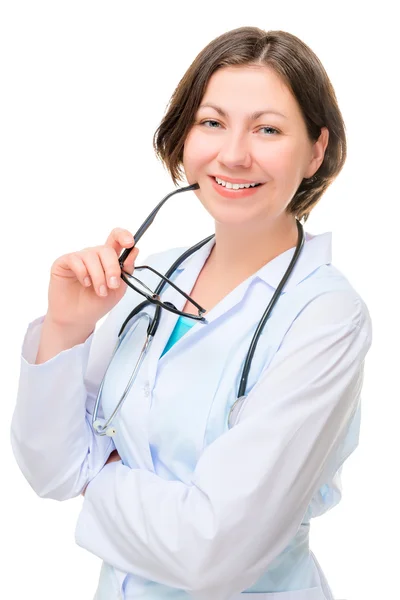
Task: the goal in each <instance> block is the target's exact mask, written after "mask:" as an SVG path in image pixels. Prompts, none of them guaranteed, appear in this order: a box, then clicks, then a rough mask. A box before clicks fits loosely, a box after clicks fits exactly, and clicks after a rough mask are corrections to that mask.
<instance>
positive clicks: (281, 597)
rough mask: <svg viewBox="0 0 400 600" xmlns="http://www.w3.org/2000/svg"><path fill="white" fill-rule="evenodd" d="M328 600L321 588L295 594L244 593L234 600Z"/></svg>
mask: <svg viewBox="0 0 400 600" xmlns="http://www.w3.org/2000/svg"><path fill="white" fill-rule="evenodd" d="M251 598H252V599H253V600H326V598H325V595H324V593H323V591H322V589H321V588H319V587H312V588H307V589H305V590H295V591H293V592H243V593H241V594H237V596H234V597H233V598H232V600H251Z"/></svg>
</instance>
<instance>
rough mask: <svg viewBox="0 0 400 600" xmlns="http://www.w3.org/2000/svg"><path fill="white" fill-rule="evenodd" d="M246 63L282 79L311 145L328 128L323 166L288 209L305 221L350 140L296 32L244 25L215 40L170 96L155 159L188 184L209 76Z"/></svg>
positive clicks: (315, 61) (322, 75)
mask: <svg viewBox="0 0 400 600" xmlns="http://www.w3.org/2000/svg"><path fill="white" fill-rule="evenodd" d="M241 65H248V66H250V65H257V66H267V67H269V68H272V69H273V70H274V71H275V73H276V74H277V75H278V76H280V78H281V80H283V82H284V83H285V84H286V86H287V87H288V88H289V89H290V90H291V92H292V93H293V95H294V97H295V98H296V99H297V102H298V105H299V107H300V109H301V112H302V115H303V118H304V121H305V124H306V127H307V132H308V136H309V139H310V141H312V142H315V141H317V140H318V138H319V136H320V133H321V128H322V127H327V129H328V130H329V140H328V145H327V148H326V150H325V156H324V160H323V162H322V164H321V165H320V167H319V169H318V170H317V172H316V173H315V174H314V176H313V177H311V178H309V179H303V181H302V182H301V184H300V185H299V187H298V189H297V191H296V193H295V194H294V196H293V198H292V200H291V201H290V203H289V204H288V206H287V209H286V210H287V212H289V213H292V214H294V215H295V216H296V217H297V218H298V219H300V220H303V222H305V221H306V220H307V218H308V216H309V214H310V212H311V210H312V209H313V208H314V206H315V205H316V204H317V202H318V201H319V199H320V198H321V196H322V195H323V193H324V192H325V190H326V189H327V188H328V187H329V185H330V184H331V183H332V182H333V181H334V179H335V178H336V177H337V176H338V174H339V173H340V171H341V169H342V167H343V165H344V163H345V160H346V156H347V142H346V134H345V125H344V122H343V118H342V114H341V112H340V109H339V106H338V102H337V99H336V95H335V91H334V89H333V86H332V84H331V82H330V80H329V77H328V75H327V73H326V71H325V69H324V67H323V65H322V64H321V61H320V60H319V58H318V57H317V56H316V55H315V54H314V52H313V51H312V50H311V49H310V48H309V47H308V46H307V45H306V44H305V43H304V42H303V41H301V40H300V39H299V38H298V37H296V36H295V35H292V34H291V33H287V32H286V31H264V30H262V29H259V28H258V27H239V28H237V29H233V30H231V31H228V32H226V33H224V34H223V35H220V36H219V37H217V38H215V39H214V40H212V41H211V42H210V43H209V44H208V45H207V46H206V47H205V48H204V49H203V50H202V51H201V52H200V53H199V54H198V55H197V57H196V58H195V59H194V61H193V63H192V64H191V65H190V67H189V68H188V70H187V71H186V73H185V74H184V76H183V77H182V79H181V81H180V82H179V84H178V86H177V87H176V89H175V91H174V93H173V94H172V96H171V99H170V101H169V104H168V106H167V110H166V113H165V116H164V118H163V119H162V121H161V123H160V125H159V126H158V128H157V130H156V132H155V133H154V137H153V147H154V151H155V153H156V156H157V158H159V159H160V160H161V162H162V163H163V164H164V167H165V168H166V169H167V171H168V172H169V173H170V175H171V177H172V180H173V182H174V184H175V185H177V184H178V182H179V181H182V180H183V178H184V171H183V148H184V144H185V140H186V137H187V135H188V133H189V131H190V129H191V128H192V125H193V123H194V121H195V116H196V113H197V110H198V107H199V105H200V103H201V101H202V98H203V96H204V93H205V90H206V87H207V84H208V82H209V80H210V77H211V76H212V74H213V73H215V72H216V71H217V70H218V69H221V68H223V67H228V66H241Z"/></svg>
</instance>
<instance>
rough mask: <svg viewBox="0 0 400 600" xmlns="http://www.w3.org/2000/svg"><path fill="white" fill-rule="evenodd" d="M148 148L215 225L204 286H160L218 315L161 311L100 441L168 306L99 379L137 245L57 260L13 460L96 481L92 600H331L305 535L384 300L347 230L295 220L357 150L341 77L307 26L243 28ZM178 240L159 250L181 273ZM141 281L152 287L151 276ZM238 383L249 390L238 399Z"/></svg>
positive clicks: (35, 331)
mask: <svg viewBox="0 0 400 600" xmlns="http://www.w3.org/2000/svg"><path fill="white" fill-rule="evenodd" d="M154 146H155V150H156V152H157V154H158V156H159V157H160V158H161V159H162V161H163V162H164V164H165V165H166V166H167V168H168V170H169V172H170V174H171V176H172V179H173V182H174V184H176V183H177V182H178V181H180V180H182V174H183V172H184V174H185V176H186V179H187V181H188V182H189V183H190V184H195V183H197V187H196V186H194V187H193V189H195V194H196V196H197V198H198V199H199V200H200V202H201V203H202V204H203V206H204V208H205V209H206V210H207V211H208V212H209V213H210V214H211V215H212V217H213V218H214V221H215V237H214V236H213V237H211V238H209V239H207V240H206V242H205V243H204V244H203V245H202V246H201V247H200V248H199V249H198V250H197V251H196V252H194V253H193V254H191V256H189V257H188V258H186V259H185V260H184V262H182V263H181V264H180V265H179V266H178V268H176V269H175V271H174V273H173V274H172V275H171V276H170V277H171V280H173V282H174V283H175V285H176V286H178V287H179V289H180V290H182V291H183V292H184V293H186V294H187V295H188V296H187V297H185V296H183V295H182V294H181V293H180V291H179V290H177V289H175V288H174V287H172V286H167V287H166V288H164V289H165V291H163V292H162V293H161V301H162V302H163V303H165V302H170V303H172V305H174V306H175V307H176V308H177V310H178V311H181V312H182V313H185V314H196V310H197V309H196V306H195V305H194V304H193V302H196V303H197V305H200V306H201V307H204V309H205V312H204V313H203V315H202V316H203V317H204V318H203V319H199V320H197V321H196V320H193V319H188V318H184V317H179V318H178V314H176V313H174V312H171V310H170V308H171V304H169V305H165V304H164V308H163V309H161V312H162V315H161V319H160V325H159V328H158V331H157V334H156V335H155V336H154V340H153V342H152V345H151V346H150V347H149V351H148V354H147V355H146V356H145V358H144V360H143V362H142V364H141V367H140V370H139V371H138V373H137V375H136V379H135V380H134V382H133V384H132V387H131V388H130V390H129V392H128V395H127V397H126V401H125V403H124V404H123V406H122V408H121V410H120V412H119V414H118V415H117V416H116V417H115V419H114V421H113V426H115V430H116V433H115V435H114V436H113V437H110V436H109V435H99V433H101V432H102V433H103V434H104V431H105V429H104V428H103V430H102V427H103V426H102V425H100V426H98V423H101V422H102V423H104V421H101V419H102V418H106V419H107V418H108V417H109V416H110V415H111V414H112V412H113V410H114V408H115V406H116V404H117V403H118V401H119V400H120V398H121V396H122V395H123V393H124V390H125V388H126V384H127V382H128V380H129V377H130V375H131V372H132V368H133V365H134V364H135V361H134V360H133V358H132V357H137V356H138V353H139V352H140V349H141V348H142V346H143V341H144V337H145V334H146V330H147V320H146V317H145V318H144V319H143V314H144V315H149V316H150V317H152V316H153V315H154V314H155V306H154V304H148V303H147V304H146V306H144V308H143V310H142V311H141V314H142V319H141V320H140V319H139V316H140V313H139V314H138V315H136V316H134V317H132V318H131V321H130V322H129V323H128V326H127V328H126V330H127V331H128V333H127V335H126V338H125V344H124V346H121V349H120V352H119V354H118V353H117V354H116V355H115V358H114V360H113V361H112V363H111V365H110V368H109V370H108V371H107V374H106V377H105V379H104V387H102V389H101V390H100V385H101V382H102V379H103V376H104V374H105V372H106V369H107V365H108V363H109V360H110V358H111V355H112V352H113V350H114V346H115V343H116V341H117V339H118V334H119V331H120V329H121V325H122V324H123V323H124V321H125V320H126V317H127V315H128V314H129V313H130V312H131V311H132V309H134V308H135V307H138V306H139V304H141V302H142V301H143V296H142V295H140V294H139V293H136V292H135V291H133V290H132V289H131V288H130V287H129V288H127V286H126V283H125V282H126V281H129V280H130V279H129V273H132V272H133V269H134V267H135V260H136V258H137V255H138V249H137V248H136V247H134V244H135V241H134V240H133V238H132V235H131V234H130V232H128V231H127V230H125V229H116V230H113V231H112V232H111V233H110V236H109V238H108V239H107V241H106V243H105V245H103V246H98V247H95V248H87V249H85V250H82V251H81V252H75V253H72V254H68V255H65V256H62V257H60V258H58V259H57V260H56V261H55V262H54V264H53V266H52V270H51V277H50V287H49V305H48V311H47V314H46V315H45V317H42V318H40V319H37V320H36V321H34V322H33V323H32V324H30V326H29V329H28V332H27V335H26V338H25V341H24V346H23V358H22V366H21V379H20V387H19V393H18V399H17V405H16V409H15V412H14V416H13V422H12V445H13V450H14V453H15V457H16V460H17V461H18V464H19V466H20V468H21V470H22V472H23V474H24V476H25V477H26V478H27V480H28V482H29V483H30V485H31V486H32V488H33V489H34V490H35V492H36V493H37V494H38V495H39V496H41V497H43V498H54V499H57V500H66V499H68V498H73V497H76V496H78V495H79V494H81V493H82V494H83V495H84V502H83V507H82V512H81V514H80V517H79V520H78V523H77V528H76V541H77V543H78V544H79V545H80V546H82V547H84V548H86V549H87V550H89V551H90V552H92V553H94V554H95V555H96V556H99V557H100V558H101V559H103V566H102V570H101V576H100V582H99V585H98V590H97V593H96V599H97V600H99V599H103V598H104V599H105V598H107V600H111V599H114V598H127V599H128V598H129V599H131V598H132V599H133V598H143V599H145V598H146V599H155V598H157V599H159V598H169V599H171V598H176V599H178V598H182V599H183V598H189V597H191V598H196V599H201V600H206V599H207V600H210V599H212V600H228V599H235V598H236V599H238V598H242V597H243V598H244V597H246V594H250V593H258V596H257V597H258V598H268V599H269V600H332V598H333V595H332V592H331V590H330V588H329V585H328V583H327V581H326V579H325V577H324V574H323V572H322V570H321V568H320V567H319V564H318V562H317V560H316V558H315V556H314V555H313V553H312V552H311V551H310V549H309V545H308V539H309V528H310V520H311V518H312V517H316V516H319V515H321V514H322V513H324V512H326V511H327V510H328V509H330V508H332V507H333V506H334V505H335V504H337V503H338V502H339V500H340V497H341V489H340V472H341V468H342V464H343V462H344V460H345V459H346V458H347V457H348V456H349V455H350V454H351V453H352V452H353V450H354V449H355V447H356V446H357V442H358V431H359V417H360V391H361V387H362V379H363V368H364V359H365V356H366V354H367V352H368V349H369V347H370V345H371V321H370V317H369V313H368V309H367V307H366V305H365V303H364V302H363V300H362V298H360V296H359V294H358V293H357V292H356V291H355V290H354V289H353V287H352V286H351V284H350V283H349V282H348V281H347V279H346V278H345V277H344V276H343V274H341V273H340V272H339V271H338V270H337V269H336V268H335V267H334V266H333V265H332V264H331V235H330V234H329V233H325V234H321V235H311V234H309V233H305V240H303V245H302V244H301V232H302V226H301V224H300V221H303V222H306V220H307V217H308V215H309V214H310V212H311V210H312V209H313V207H314V206H315V205H316V203H317V202H318V201H319V199H320V198H321V196H322V195H323V193H324V192H325V190H326V189H327V188H328V186H329V185H330V184H331V183H332V181H333V180H334V179H335V178H336V176H337V175H338V173H339V172H340V170H341V169H342V167H343V164H344V162H345V159H346V138H345V128H344V124H343V120H342V117H341V113H340V110H339V108H338V105H337V101H336V97H335V93H334V91H333V88H332V85H331V83H330V81H329V79H328V77H327V74H326V72H325V70H324V68H323V67H322V65H321V63H320V62H319V60H318V58H317V57H316V56H315V54H314V53H313V52H312V51H311V50H310V49H309V48H308V47H307V46H306V45H305V44H304V43H303V42H301V41H300V40H299V39H298V38H297V37H295V36H293V35H291V34H289V33H286V32H282V31H272V32H265V31H263V30H260V29H258V28H254V27H242V28H239V29H235V30H233V31H229V32H227V33H225V34H224V35H221V36H220V37H218V38H217V39H215V40H213V41H212V42H211V43H210V44H209V45H208V46H207V47H206V48H204V50H202V52H200V54H199V55H198V56H197V57H196V59H195V61H194V62H193V64H192V65H191V66H190V68H189V69H188V71H187V72H186V74H185V75H184V77H183V78H182V80H181V81H180V83H179V85H178V87H177V89H176V90H175V93H174V95H173V97H172V100H171V103H170V106H169V108H168V110H167V113H166V115H165V117H164V119H163V121H162V122H161V125H160V127H159V128H158V130H157V132H156V135H155V139H154ZM182 169H183V171H182ZM240 185H242V187H243V186H244V187H243V189H240V187H239V186H240ZM129 249H131V252H130V253H128V257H127V258H126V261H125V263H124V266H123V271H125V273H126V274H124V273H123V272H122V271H121V265H120V262H119V257H120V253H121V252H122V251H123V250H129ZM298 252H300V254H298ZM126 254H127V252H125V253H124V256H126ZM181 254H182V248H177V249H175V248H174V249H171V250H167V251H165V252H161V253H158V254H155V255H153V256H151V257H149V258H148V259H147V261H146V263H147V264H148V266H151V267H152V268H154V269H155V270H156V271H158V272H160V273H161V274H166V273H167V272H168V270H169V269H170V267H171V265H172V264H173V263H174V262H175V260H176V259H177V258H178V257H179V256H180V255H181ZM295 256H296V263H295V265H294V267H293V268H292V271H291V272H290V275H289V277H288V279H287V280H286V282H285V283H284V286H283V288H282V287H280V283H282V281H283V280H282V278H283V277H284V275H285V273H287V272H288V271H287V269H288V266H290V265H291V264H292V259H294V258H295ZM136 275H137V276H138V278H140V280H141V281H142V282H143V283H145V284H146V285H148V287H149V288H151V289H152V290H154V287H155V286H156V285H157V283H158V276H157V275H156V274H155V273H154V272H153V271H150V270H143V271H140V270H139V268H138V267H137V272H136V271H135V276H136ZM121 278H122V280H121ZM274 293H275V297H276V298H277V301H276V304H275V305H274V307H273V311H272V312H271V314H270V316H269V318H268V320H267V322H266V324H265V326H264V328H263V330H262V334H261V335H260V337H259V340H258V344H257V347H256V350H255V352H254V355H253V360H252V363H251V369H250V371H249V373H248V379H247V381H246V385H245V388H244V391H243V389H242V387H241V386H240V385H239V384H240V383H241V375H242V373H243V364H244V362H245V357H246V353H247V352H248V348H249V345H250V344H251V342H252V339H253V336H254V333H255V330H256V329H257V326H258V323H259V322H260V319H261V317H262V315H263V314H264V311H265V309H266V307H267V306H268V305H269V304H270V302H271V299H272V298H273V296H274ZM191 300H192V301H193V302H192V301H191ZM166 307H167V308H166ZM107 313H109V314H108V316H107V318H106V320H105V322H104V323H103V324H102V326H101V327H100V328H99V329H98V330H96V331H95V327H96V323H97V322H98V321H99V320H100V319H101V318H102V317H103V316H104V315H106V314H107ZM128 321H129V319H128ZM143 323H144V326H143ZM185 326H186V327H185ZM189 329H190V331H189ZM129 332H131V333H129ZM132 332H133V333H132ZM179 337H180V339H179V341H178V338H179ZM238 389H239V390H242V391H241V393H240V394H239V395H243V396H246V399H245V400H244V401H243V400H241V401H239V403H236V404H235V401H236V399H237V395H238ZM100 391H101V394H100V396H101V405H98V403H97V402H96V400H97V396H98V393H99V392H100ZM99 406H100V411H99V415H100V417H101V419H100V420H99V421H98V422H96V423H94V424H93V421H94V415H95V416H96V415H97V409H98V407H99ZM235 407H236V409H238V410H236V409H235ZM231 409H235V410H231ZM232 415H233V417H234V418H233V419H232V420H231V417H232Z"/></svg>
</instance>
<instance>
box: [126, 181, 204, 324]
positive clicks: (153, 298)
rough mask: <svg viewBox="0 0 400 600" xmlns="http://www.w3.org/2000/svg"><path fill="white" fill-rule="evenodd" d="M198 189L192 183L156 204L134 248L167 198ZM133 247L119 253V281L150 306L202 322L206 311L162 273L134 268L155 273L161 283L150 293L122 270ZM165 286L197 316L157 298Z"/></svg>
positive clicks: (142, 226) (150, 269)
mask: <svg viewBox="0 0 400 600" xmlns="http://www.w3.org/2000/svg"><path fill="white" fill-rule="evenodd" d="M199 187H200V186H199V184H198V183H193V184H192V185H189V186H187V187H184V188H180V189H179V190H174V191H173V192H171V193H170V194H167V196H165V198H163V199H162V200H161V202H160V203H159V204H157V206H156V207H155V209H154V210H152V212H151V213H150V214H149V216H148V217H147V219H146V220H145V221H144V223H142V225H141V226H140V227H139V229H138V230H137V232H136V233H135V235H134V236H133V237H134V240H135V246H136V244H137V242H138V241H139V240H140V238H141V237H142V235H143V234H144V233H145V232H146V231H147V229H148V228H149V227H150V225H151V224H152V222H153V221H154V218H155V216H156V214H157V213H158V211H159V210H160V208H161V207H162V205H163V204H164V203H165V202H166V201H167V200H168V198H170V197H171V196H173V195H174V194H178V193H179V192H188V191H191V190H197V189H199ZM135 246H132V248H126V249H125V250H124V251H123V252H122V253H121V256H120V257H119V265H120V267H121V279H122V280H123V281H124V282H125V283H126V284H127V285H129V287H130V288H132V289H133V290H135V292H137V293H138V294H141V295H142V296H144V297H145V298H146V299H147V300H148V301H149V302H151V303H152V304H156V305H158V306H160V307H161V308H165V310H168V311H169V312H172V313H174V314H176V315H181V316H182V317H188V318H189V319H195V320H198V321H201V320H204V317H203V314H204V313H205V312H206V309H205V308H202V307H201V306H200V304H198V303H197V302H196V301H195V300H193V298H191V297H190V296H188V295H187V294H186V293H185V292H184V291H183V290H181V289H180V288H179V287H178V286H176V285H175V284H174V282H173V281H171V280H170V279H168V278H167V277H165V276H164V275H163V274H162V273H159V272H158V271H156V270H155V269H153V267H148V266H147V265H142V266H140V267H135V269H134V272H136V271H141V270H142V269H148V270H149V271H151V272H152V273H155V274H156V275H158V277H160V279H161V280H162V281H161V284H160V285H159V286H158V287H157V290H156V291H155V292H154V291H152V290H151V289H150V288H149V287H148V286H147V285H146V284H145V283H143V281H140V279H138V278H137V277H135V276H134V275H131V274H130V273H128V272H127V271H125V270H124V262H125V261H126V259H127V257H128V256H129V253H130V252H132V250H133V248H134V247H135ZM166 284H168V285H171V286H172V287H173V288H174V289H176V290H177V292H179V293H180V294H182V296H183V297H184V298H186V300H189V301H190V302H191V303H192V304H193V305H194V306H195V307H196V308H197V310H198V314H197V315H195V314H192V313H187V312H183V311H181V310H178V309H177V308H176V306H174V305H173V304H172V302H163V301H162V300H161V298H160V296H159V291H160V290H161V289H162V288H163V287H164V286H165V285H166Z"/></svg>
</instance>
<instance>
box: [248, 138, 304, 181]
mask: <svg viewBox="0 0 400 600" xmlns="http://www.w3.org/2000/svg"><path fill="white" fill-rule="evenodd" d="M299 156H301V150H300V149H299V148H298V147H295V146H294V145H293V144H270V145H268V146H267V147H265V148H264V149H263V152H260V153H259V158H258V163H259V164H260V165H263V166H264V168H265V171H266V173H269V174H270V176H271V177H272V178H273V179H276V180H285V181H290V179H291V175H295V174H296V173H297V171H298V170H299V166H300V165H299Z"/></svg>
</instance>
